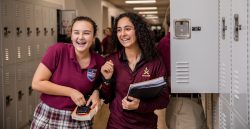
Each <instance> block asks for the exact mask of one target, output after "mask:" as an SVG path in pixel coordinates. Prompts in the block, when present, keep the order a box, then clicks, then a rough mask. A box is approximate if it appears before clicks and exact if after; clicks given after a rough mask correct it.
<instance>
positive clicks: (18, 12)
mask: <svg viewBox="0 0 250 129" xmlns="http://www.w3.org/2000/svg"><path fill="white" fill-rule="evenodd" d="M20 8H21V7H20V6H19V5H16V17H20V13H21V11H20V10H21V9H20Z"/></svg>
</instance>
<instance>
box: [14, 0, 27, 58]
mask: <svg viewBox="0 0 250 129" xmlns="http://www.w3.org/2000/svg"><path fill="white" fill-rule="evenodd" d="M14 29H15V34H14V35H15V37H16V40H15V44H16V52H15V53H16V62H17V63H20V62H24V60H25V56H26V54H25V53H26V51H25V45H24V32H25V31H24V5H23V4H22V3H21V2H19V1H18V2H15V27H14Z"/></svg>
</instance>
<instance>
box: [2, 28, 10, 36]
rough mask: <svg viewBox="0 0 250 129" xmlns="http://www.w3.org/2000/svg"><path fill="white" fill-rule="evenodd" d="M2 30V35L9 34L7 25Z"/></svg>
mask: <svg viewBox="0 0 250 129" xmlns="http://www.w3.org/2000/svg"><path fill="white" fill-rule="evenodd" d="M3 30H4V36H7V35H8V34H10V30H9V29H8V27H4V28H3Z"/></svg>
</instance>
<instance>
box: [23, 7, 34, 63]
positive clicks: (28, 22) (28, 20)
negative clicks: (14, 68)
mask: <svg viewBox="0 0 250 129" xmlns="http://www.w3.org/2000/svg"><path fill="white" fill-rule="evenodd" d="M24 30H25V34H24V35H25V36H24V42H25V43H24V44H25V49H26V56H25V57H26V58H27V59H25V60H26V61H31V60H34V59H35V45H34V36H35V29H34V6H33V5H32V4H27V3H25V4H24Z"/></svg>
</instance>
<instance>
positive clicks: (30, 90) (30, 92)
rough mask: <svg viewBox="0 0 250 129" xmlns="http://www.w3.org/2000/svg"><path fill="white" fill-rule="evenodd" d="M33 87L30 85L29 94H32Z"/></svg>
mask: <svg viewBox="0 0 250 129" xmlns="http://www.w3.org/2000/svg"><path fill="white" fill-rule="evenodd" d="M32 91H33V90H32V87H31V86H29V96H30V95H31V94H32Z"/></svg>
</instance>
